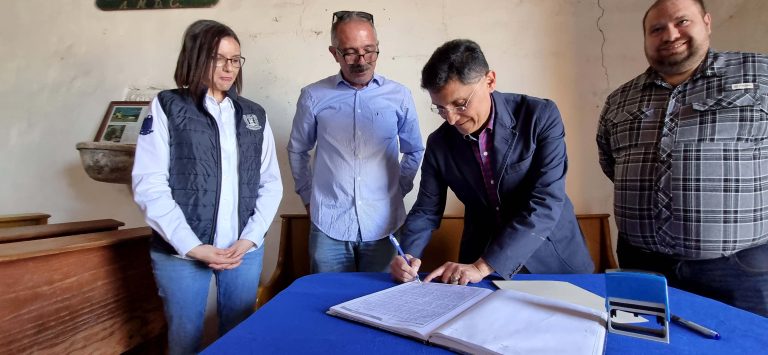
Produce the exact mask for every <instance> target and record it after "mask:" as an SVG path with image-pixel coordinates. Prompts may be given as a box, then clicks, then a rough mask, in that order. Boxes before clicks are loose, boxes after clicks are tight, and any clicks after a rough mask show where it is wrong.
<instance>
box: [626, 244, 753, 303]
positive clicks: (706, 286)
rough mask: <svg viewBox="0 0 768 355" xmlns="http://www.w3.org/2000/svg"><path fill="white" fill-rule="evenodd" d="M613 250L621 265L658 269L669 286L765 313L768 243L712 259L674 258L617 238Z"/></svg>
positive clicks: (630, 267) (631, 267) (648, 269)
mask: <svg viewBox="0 0 768 355" xmlns="http://www.w3.org/2000/svg"><path fill="white" fill-rule="evenodd" d="M616 253H617V254H618V257H619V265H621V268H623V269H638V270H646V271H652V272H656V273H660V274H663V275H664V276H666V278H667V283H668V284H669V285H670V286H672V287H675V288H679V289H682V290H686V291H688V292H693V293H696V294H699V295H702V296H705V297H709V298H712V299H716V300H718V301H721V302H724V303H727V304H730V305H732V306H734V307H738V308H741V309H745V310H747V311H750V312H753V313H756V314H759V315H762V316H763V317H768V244H763V245H760V246H757V247H753V248H749V249H744V250H742V251H739V252H738V253H735V254H733V255H730V256H725V257H721V258H716V259H707V260H678V259H674V258H672V257H670V256H669V255H665V254H660V253H655V252H649V251H645V250H642V249H640V248H637V247H634V246H632V245H630V244H629V243H628V242H626V241H624V240H622V239H619V242H618V246H617V250H616Z"/></svg>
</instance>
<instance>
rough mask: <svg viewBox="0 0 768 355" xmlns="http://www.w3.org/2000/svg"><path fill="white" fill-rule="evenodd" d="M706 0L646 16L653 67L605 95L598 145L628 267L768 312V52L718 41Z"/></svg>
mask: <svg viewBox="0 0 768 355" xmlns="http://www.w3.org/2000/svg"><path fill="white" fill-rule="evenodd" d="M710 23H711V16H710V15H709V13H707V11H706V8H705V6H704V3H703V1H701V0H658V1H656V2H655V3H654V4H653V5H651V7H650V8H649V10H648V11H647V12H646V15H645V17H644V18H643V29H644V34H645V54H646V58H647V59H648V62H649V64H650V68H648V70H646V71H645V72H644V73H642V74H640V75H639V76H637V77H636V78H635V79H633V80H631V81H630V82H628V83H626V84H624V85H622V86H621V87H620V88H619V89H617V90H616V91H615V92H613V93H612V94H611V95H610V96H609V97H608V99H607V100H606V103H605V107H604V108H603V112H602V114H601V116H600V123H599V127H598V133H597V145H598V150H599V153H600V165H601V166H602V168H603V171H604V172H605V174H606V175H607V176H608V178H610V179H611V180H612V181H613V183H614V193H615V202H614V207H615V215H616V224H617V225H618V229H619V242H618V250H617V253H618V256H619V263H620V264H621V266H622V267H623V268H632V269H645V270H650V271H655V272H659V273H663V274H664V275H665V276H666V277H667V279H668V280H669V283H670V285H672V286H675V287H678V288H682V289H685V290H688V291H691V292H695V293H699V294H702V295H705V296H707V297H711V298H715V299H718V300H721V301H723V302H726V303H729V304H731V305H734V306H736V307H740V308H743V309H746V310H749V311H752V312H754V313H757V314H761V315H763V316H768V143H767V142H766V138H768V57H766V56H764V55H760V54H754V53H736V52H728V53H725V52H716V51H713V50H712V49H710V48H709V35H710V32H711V29H710Z"/></svg>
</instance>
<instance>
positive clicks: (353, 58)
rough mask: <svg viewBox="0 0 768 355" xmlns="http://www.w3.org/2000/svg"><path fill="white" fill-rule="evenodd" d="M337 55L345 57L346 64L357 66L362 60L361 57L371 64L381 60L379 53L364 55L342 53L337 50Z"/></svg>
mask: <svg viewBox="0 0 768 355" xmlns="http://www.w3.org/2000/svg"><path fill="white" fill-rule="evenodd" d="M336 53H338V54H339V55H340V56H342V57H344V62H345V63H347V64H355V63H357V62H358V61H359V60H360V57H363V60H364V61H365V62H366V63H368V64H371V63H373V62H375V61H376V59H378V58H379V51H378V50H375V51H365V52H364V53H363V54H360V53H357V52H347V53H344V52H342V51H341V49H339V48H336Z"/></svg>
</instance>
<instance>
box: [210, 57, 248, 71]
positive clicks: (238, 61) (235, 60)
mask: <svg viewBox="0 0 768 355" xmlns="http://www.w3.org/2000/svg"><path fill="white" fill-rule="evenodd" d="M215 61H216V66H217V67H223V66H225V65H227V63H229V64H230V65H232V67H234V68H240V67H242V66H243V64H245V57H232V58H227V57H224V56H221V55H217V56H216V58H215Z"/></svg>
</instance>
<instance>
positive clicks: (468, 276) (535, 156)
mask: <svg viewBox="0 0 768 355" xmlns="http://www.w3.org/2000/svg"><path fill="white" fill-rule="evenodd" d="M421 86H422V88H424V89H426V90H427V91H428V92H429V95H430V97H431V99H432V103H433V107H432V111H434V112H436V113H437V114H439V115H441V116H442V117H443V118H444V119H445V121H446V122H445V123H443V124H442V125H441V126H440V127H439V128H438V129H437V130H436V131H434V132H433V133H432V134H431V135H430V136H429V138H428V139H427V148H426V152H425V156H424V163H423V164H422V167H421V185H420V187H419V194H418V197H417V199H416V203H415V204H414V206H413V208H412V209H411V211H410V213H409V214H408V217H407V219H406V221H405V225H404V226H403V228H402V230H401V235H400V238H401V241H402V242H401V244H402V246H403V249H404V250H405V252H406V253H407V255H406V256H405V257H406V258H408V259H409V261H410V266H409V265H408V264H407V263H406V262H405V260H404V259H403V257H395V258H394V259H393V260H392V262H391V264H390V271H391V273H392V276H393V278H394V279H395V280H398V281H401V282H404V281H409V280H412V279H413V278H414V277H415V276H416V272H417V271H418V268H419V265H420V264H421V262H420V260H419V259H418V258H417V257H419V256H420V255H421V253H422V252H423V250H424V247H425V246H426V245H427V243H428V242H429V239H430V236H431V233H432V231H433V230H434V229H436V228H437V227H438V226H439V225H440V220H441V218H442V216H443V211H444V210H445V201H446V192H447V188H448V187H450V188H451V190H453V192H454V193H455V194H456V196H457V197H458V198H459V200H461V202H463V203H464V207H465V211H464V232H463V235H462V240H461V248H460V253H459V262H458V263H454V262H446V263H444V264H443V265H442V266H440V267H439V268H437V269H436V270H434V271H433V272H432V273H430V274H429V275H428V276H427V277H426V278H425V279H424V281H427V282H428V281H431V280H432V279H439V280H441V281H442V282H446V283H448V282H450V283H454V284H462V285H466V284H467V283H468V282H479V281H480V280H482V279H483V277H485V276H487V275H489V274H491V273H493V272H494V271H495V272H497V273H498V274H499V275H501V276H502V277H504V278H505V279H510V278H512V277H513V276H514V275H515V274H516V273H518V272H524V273H527V272H530V273H553V274H562V273H590V272H592V271H593V270H594V265H593V264H592V260H591V259H590V256H589V252H588V251H587V247H586V244H585V242H584V238H583V237H582V235H581V231H580V229H579V225H578V223H577V222H576V215H575V214H574V212H573V205H572V204H571V201H570V199H569V198H568V196H567V195H566V194H565V173H566V170H567V165H568V164H567V163H568V158H567V156H566V152H565V141H564V137H565V132H564V129H563V123H562V120H561V118H560V112H559V111H558V109H557V107H556V106H555V104H554V103H553V102H552V101H549V100H545V99H539V98H534V97H530V96H525V95H519V94H504V93H499V92H495V91H494V89H495V87H496V73H495V72H493V71H492V70H489V68H488V63H487V62H486V60H485V56H484V55H483V52H482V51H481V50H480V46H478V45H477V43H475V42H473V41H470V40H453V41H449V42H447V43H445V44H443V45H442V46H441V47H439V48H438V49H437V50H435V52H434V53H433V54H432V57H431V58H430V59H429V61H428V62H427V64H426V65H425V66H424V69H423V70H422V76H421ZM451 126H453V127H451ZM412 255H413V256H412Z"/></svg>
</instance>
